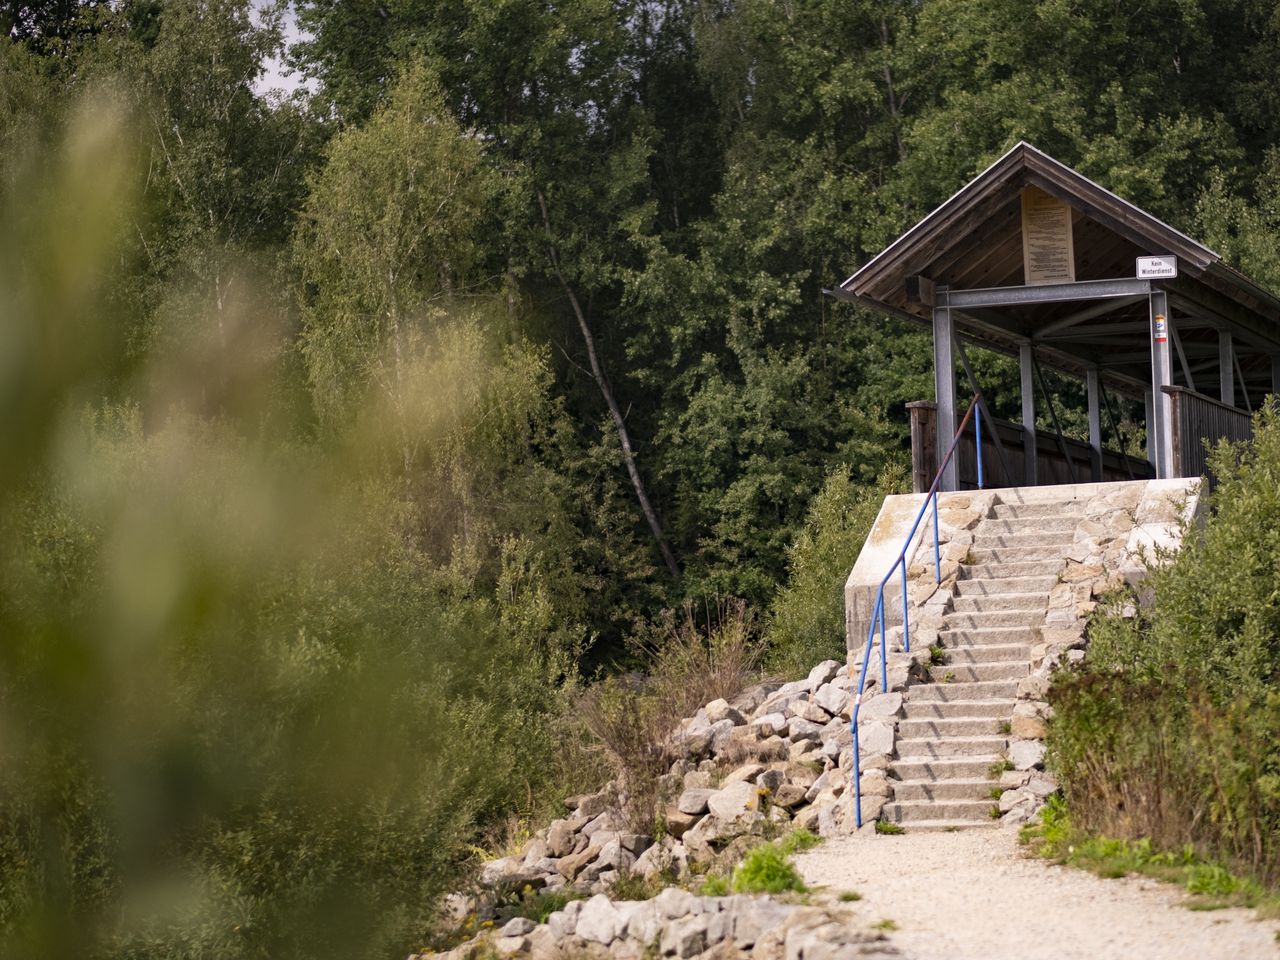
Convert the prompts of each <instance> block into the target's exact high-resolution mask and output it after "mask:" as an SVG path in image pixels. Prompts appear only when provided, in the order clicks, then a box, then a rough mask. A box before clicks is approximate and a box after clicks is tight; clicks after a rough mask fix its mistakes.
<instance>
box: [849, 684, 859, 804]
mask: <svg viewBox="0 0 1280 960" xmlns="http://www.w3.org/2000/svg"><path fill="white" fill-rule="evenodd" d="M861 707H862V694H861V693H859V694H858V699H857V700H856V701H855V702H854V705H853V716H852V718H851V719H850V720H849V726H850V732H851V733H852V734H853V812H854V819H855V820H856V821H857V824H858V829H862V756H861V752H860V751H859V750H858V711H859V710H860V709H861Z"/></svg>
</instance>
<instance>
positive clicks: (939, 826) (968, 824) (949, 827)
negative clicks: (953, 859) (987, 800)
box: [898, 817, 1000, 833]
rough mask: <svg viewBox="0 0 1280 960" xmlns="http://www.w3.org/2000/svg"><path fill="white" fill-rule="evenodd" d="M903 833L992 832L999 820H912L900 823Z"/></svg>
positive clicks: (998, 824)
mask: <svg viewBox="0 0 1280 960" xmlns="http://www.w3.org/2000/svg"><path fill="white" fill-rule="evenodd" d="M898 826H900V827H902V829H903V831H904V832H905V833H953V832H956V831H959V830H994V829H995V828H996V827H998V826H1000V821H999V820H992V819H991V818H990V817H988V818H987V819H986V820H912V821H911V822H909V823H900V824H898Z"/></svg>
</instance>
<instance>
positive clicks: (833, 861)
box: [795, 828, 1280, 960]
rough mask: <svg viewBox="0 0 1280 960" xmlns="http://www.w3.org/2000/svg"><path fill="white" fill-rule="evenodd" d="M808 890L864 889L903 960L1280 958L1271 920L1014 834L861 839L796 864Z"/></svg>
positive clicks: (859, 906)
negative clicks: (1189, 902) (1065, 858)
mask: <svg viewBox="0 0 1280 960" xmlns="http://www.w3.org/2000/svg"><path fill="white" fill-rule="evenodd" d="M795 860H796V865H797V866H798V867H799V869H800V873H801V875H802V876H803V877H804V880H805V882H806V883H808V884H809V885H810V886H817V885H822V886H825V887H827V888H828V889H829V890H830V891H831V892H833V893H835V892H839V891H842V890H857V891H858V892H859V893H861V894H862V898H863V899H862V900H861V901H859V902H858V903H855V904H851V906H852V907H853V908H855V909H856V910H857V912H858V914H859V915H860V916H861V917H863V918H865V919H866V920H867V921H869V922H876V921H879V920H882V919H888V920H892V921H894V922H895V923H896V924H897V927H898V929H897V931H896V932H894V933H893V934H892V937H893V943H894V944H895V945H896V946H898V947H899V948H901V950H902V951H903V953H904V954H906V955H909V956H917V957H947V958H948V960H1041V958H1043V960H1076V958H1079V960H1103V958H1110V957H1119V958H1124V960H1157V958H1158V960H1181V958H1187V960H1192V958H1194V960H1202V958H1205V957H1222V958H1232V960H1245V958H1254V957H1266V958H1269V960H1275V958H1277V957H1280V943H1277V940H1276V935H1277V930H1278V929H1280V924H1277V923H1276V922H1274V921H1259V920H1257V919H1255V917H1256V915H1255V913H1254V912H1253V911H1252V910H1245V909H1227V910H1214V911H1208V912H1198V911H1192V910H1188V909H1186V908H1185V907H1183V906H1181V905H1180V901H1182V900H1183V899H1184V897H1185V894H1184V893H1183V892H1182V891H1181V890H1180V889H1179V888H1178V887H1176V886H1174V885H1172V884H1167V883H1160V882H1158V881H1155V880H1151V879H1147V878H1139V877H1126V878H1123V879H1118V880H1104V879H1102V878H1100V877H1097V876H1094V875H1093V874H1091V873H1086V872H1085V871H1083V870H1079V869H1076V868H1074V867H1064V866H1057V865H1055V864H1052V863H1049V862H1048V861H1044V860H1036V859H1032V858H1029V857H1027V856H1025V855H1024V853H1023V850H1022V848H1021V847H1020V846H1019V844H1018V840H1017V832H1016V831H1015V830H1012V829H1009V828H1001V829H977V830H966V831H960V832H955V833H919V834H909V833H908V834H905V835H902V836H887V835H880V834H874V833H869V832H862V833H858V834H855V835H853V836H849V837H846V838H840V839H832V840H828V841H827V842H826V843H825V844H823V845H822V846H820V847H817V848H815V849H813V850H812V851H809V852H807V853H804V854H800V855H797V856H796V858H795Z"/></svg>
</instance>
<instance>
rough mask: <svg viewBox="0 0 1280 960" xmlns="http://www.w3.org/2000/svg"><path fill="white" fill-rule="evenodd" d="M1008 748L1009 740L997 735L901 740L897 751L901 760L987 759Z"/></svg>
mask: <svg viewBox="0 0 1280 960" xmlns="http://www.w3.org/2000/svg"><path fill="white" fill-rule="evenodd" d="M1008 746H1009V738H1008V737H1007V736H1005V735H1003V734H997V735H995V736H991V737H946V738H943V739H935V738H933V737H920V738H918V739H915V740H899V741H898V743H897V747H896V749H897V751H898V758H899V759H901V760H915V759H930V760H936V759H938V758H940V757H986V756H991V755H992V754H996V753H1000V752H1002V751H1004V750H1005V749H1007V748H1008Z"/></svg>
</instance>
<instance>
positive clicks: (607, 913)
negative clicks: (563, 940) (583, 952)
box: [575, 893, 626, 946]
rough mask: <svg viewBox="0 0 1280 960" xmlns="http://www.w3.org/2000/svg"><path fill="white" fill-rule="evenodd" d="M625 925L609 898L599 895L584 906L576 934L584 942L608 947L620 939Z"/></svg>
mask: <svg viewBox="0 0 1280 960" xmlns="http://www.w3.org/2000/svg"><path fill="white" fill-rule="evenodd" d="M625 923H626V922H625V920H624V918H623V916H622V914H621V913H619V912H618V910H617V909H616V908H615V907H614V905H613V903H612V902H610V900H609V898H608V897H606V896H605V895H604V894H603V893H597V894H596V895H595V896H594V897H592V898H591V899H590V900H588V901H587V902H586V903H584V904H583V905H582V912H581V913H579V914H578V922H577V928H576V930H575V933H576V934H577V935H578V936H579V937H581V938H582V939H583V940H589V941H591V942H593V943H601V944H604V945H605V946H608V945H609V944H611V943H613V941H615V940H617V939H618V937H619V935H620V934H621V933H622V931H623V930H624V929H625Z"/></svg>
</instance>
